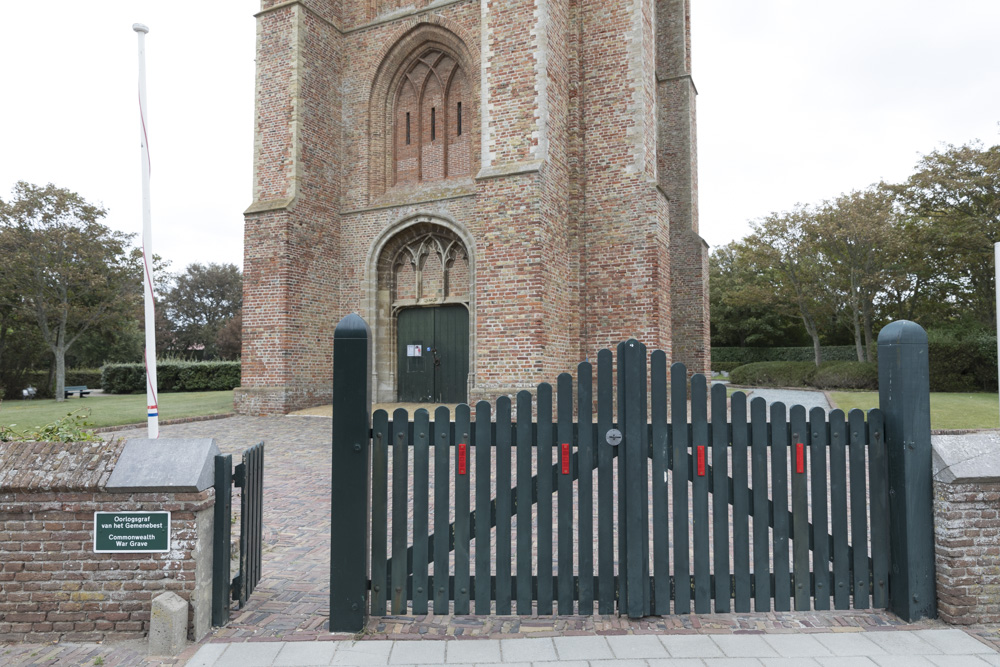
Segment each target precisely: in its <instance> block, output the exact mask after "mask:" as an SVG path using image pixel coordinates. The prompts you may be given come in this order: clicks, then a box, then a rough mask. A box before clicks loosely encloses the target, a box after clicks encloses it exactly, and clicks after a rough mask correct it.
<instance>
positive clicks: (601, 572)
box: [597, 350, 615, 614]
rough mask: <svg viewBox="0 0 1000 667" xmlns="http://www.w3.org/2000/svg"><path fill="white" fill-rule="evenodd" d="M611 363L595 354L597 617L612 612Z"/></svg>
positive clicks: (604, 353)
mask: <svg viewBox="0 0 1000 667" xmlns="http://www.w3.org/2000/svg"><path fill="white" fill-rule="evenodd" d="M612 361H613V359H612V354H611V350H601V351H599V352H598V353H597V436H598V437H597V441H598V444H597V568H598V578H597V579H598V583H597V596H598V601H597V613H599V614H613V613H614V612H615V574H614V572H615V570H614V568H615V554H614V549H615V545H614V483H615V479H614V457H615V448H614V447H612V446H611V445H609V444H608V442H607V434H608V432H609V431H610V430H611V427H612V424H613V422H612V419H613V413H614V404H613V403H612V401H613V400H614V395H613V390H614V387H613V384H612V383H613V379H612V368H611V365H612ZM602 440H603V442H602Z"/></svg>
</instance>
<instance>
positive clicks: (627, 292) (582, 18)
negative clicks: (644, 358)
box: [236, 0, 709, 414]
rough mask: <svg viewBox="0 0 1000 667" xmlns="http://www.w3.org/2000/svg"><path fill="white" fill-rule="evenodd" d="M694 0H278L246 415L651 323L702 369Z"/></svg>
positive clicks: (468, 391)
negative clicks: (336, 366) (348, 332)
mask: <svg viewBox="0 0 1000 667" xmlns="http://www.w3.org/2000/svg"><path fill="white" fill-rule="evenodd" d="M690 1H691V0H263V3H262V9H261V12H260V13H259V14H258V15H257V21H258V23H257V84H256V118H255V136H254V183H253V203H252V204H251V206H250V208H248V209H247V211H246V214H245V215H246V232H245V259H244V272H245V273H244V284H245V287H244V290H245V291H244V310H243V326H244V330H243V386H242V387H240V388H239V389H238V390H237V392H236V404H237V409H238V410H239V411H240V412H242V413H245V414H277V413H282V412H287V411H289V410H294V409H298V408H302V407H306V406H309V405H316V404H321V403H323V402H329V400H330V392H331V378H332V372H333V368H332V348H333V330H334V327H335V326H336V324H337V322H338V321H339V320H340V318H341V317H343V316H344V315H346V314H348V313H351V312H357V313H359V314H360V315H361V316H362V317H364V318H365V320H366V321H367V322H368V323H369V324H370V325H371V327H372V331H373V335H374V341H375V349H374V360H373V368H372V373H373V378H372V380H373V387H374V388H375V396H374V397H373V398H375V400H377V401H394V400H419V401H443V402H459V401H467V402H469V403H472V402H473V401H476V400H479V399H484V398H485V399H491V398H493V397H495V396H497V395H501V394H512V393H514V392H515V391H517V390H520V389H523V388H534V386H535V385H536V384H537V383H539V382H543V381H549V382H554V381H555V378H556V376H557V375H558V374H559V373H561V372H564V371H570V372H572V371H573V370H574V369H575V367H576V364H577V363H578V362H580V361H581V360H583V359H585V358H588V357H589V358H590V359H594V358H595V357H596V354H597V351H598V350H599V349H601V348H604V347H609V346H614V345H615V344H617V343H618V342H619V341H621V340H624V339H626V338H628V337H636V338H638V339H640V340H642V341H643V342H645V343H646V344H647V345H648V346H649V347H650V349H654V348H658V349H663V350H666V351H667V352H668V354H669V355H671V356H672V360H673V361H682V362H684V363H686V364H687V365H688V367H689V369H691V370H694V371H707V370H708V364H709V329H708V293H707V290H708V261H707V246H706V244H705V243H704V241H703V240H702V239H701V237H700V236H699V235H698V206H697V162H696V149H695V101H694V98H695V94H696V91H695V88H694V83H693V82H692V80H691V74H690V72H691V66H690V17H689V4H690Z"/></svg>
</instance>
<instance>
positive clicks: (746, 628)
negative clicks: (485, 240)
mask: <svg viewBox="0 0 1000 667" xmlns="http://www.w3.org/2000/svg"><path fill="white" fill-rule="evenodd" d="M330 429H331V422H330V419H329V418H324V417H308V416H287V417H270V418H253V417H232V418H229V419H223V420H215V421H202V422H193V423H186V424H177V425H172V426H166V427H164V428H163V429H162V436H163V437H165V438H169V437H213V438H215V440H216V443H217V444H218V445H219V448H220V449H221V450H222V451H223V452H224V453H231V454H233V455H234V457H233V458H234V460H235V459H237V458H238V456H239V454H240V453H241V452H242V451H243V450H244V449H246V448H247V447H249V446H251V445H253V444H255V443H256V442H259V441H260V440H264V441H265V443H266V444H265V448H266V449H265V451H266V454H265V475H264V489H265V491H264V493H265V503H264V566H263V576H262V579H261V582H260V584H259V585H258V587H257V589H256V590H255V592H254V594H253V596H252V597H251V599H250V600H249V601H248V602H247V605H246V606H245V607H244V609H242V610H238V611H235V610H234V611H233V613H232V617H231V621H230V623H229V625H228V626H226V627H225V628H219V629H217V630H215V631H214V632H213V633H212V634H211V635H209V637H207V638H206V639H205V640H203V643H205V642H243V641H293V640H296V641H298V640H325V641H330V640H340V639H346V638H349V637H350V636H349V635H343V634H337V635H332V634H329V633H328V632H327V631H326V630H325V625H326V621H327V618H326V617H327V615H328V595H329V529H330V528H329V527H330V516H329V514H330V504H329V503H330V458H329V447H330V444H331V440H332V439H331V430H330ZM144 434H145V431H144V429H138V430H135V431H124V432H120V433H118V434H116V435H118V436H121V437H130V436H139V437H144ZM235 504H236V503H235V502H234V505H235ZM933 627H947V626H944V625H943V624H941V623H939V622H936V621H922V622H920V623H917V624H906V623H903V622H902V621H900V620H899V619H898V618H896V617H894V616H893V615H891V614H889V613H887V612H884V611H841V612H823V613H819V612H810V613H774V612H772V613H765V614H753V615H738V614H715V615H687V616H668V617H662V618H657V617H653V618H644V619H640V620H636V621H632V620H629V619H625V618H618V617H616V616H571V617H560V616H554V617H518V616H502V617H501V616H486V617H482V616H461V617H453V616H420V617H411V616H404V617H381V618H373V619H372V620H371V622H370V623H369V625H368V628H367V629H366V631H365V632H364V633H362V637H363V638H364V639H365V640H384V639H458V638H492V639H497V638H500V637H503V638H513V637H544V636H575V635H617V634H647V633H668V634H692V633H711V634H727V633H740V634H743V633H788V632H857V631H885V630H915V629H927V628H933ZM969 634H971V635H973V636H975V637H977V638H978V639H980V640H981V641H984V642H986V643H989V644H991V645H993V646H994V647H997V648H1000V629H998V628H997V627H976V628H974V629H971V630H970V631H969ZM197 648H198V647H197V646H192V647H190V648H189V649H188V650H186V651H185V652H184V653H182V654H181V656H179V657H178V658H168V659H155V658H153V659H150V658H144V657H143V655H142V653H143V651H144V649H145V645H144V644H143V643H128V644H109V645H95V644H88V645H81V644H58V645H30V644H20V645H6V646H0V664H2V665H18V666H21V665H25V666H27V665H92V664H95V661H96V659H97V658H100V659H101V662H98V663H97V664H103V665H105V666H107V667H114V666H117V665H183V664H184V663H185V662H186V660H187V659H189V658H190V657H191V656H192V655H194V653H195V651H196V650H197Z"/></svg>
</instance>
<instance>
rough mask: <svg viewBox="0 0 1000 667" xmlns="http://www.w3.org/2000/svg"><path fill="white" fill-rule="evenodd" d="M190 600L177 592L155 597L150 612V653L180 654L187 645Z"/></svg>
mask: <svg viewBox="0 0 1000 667" xmlns="http://www.w3.org/2000/svg"><path fill="white" fill-rule="evenodd" d="M187 629H188V602H187V600H185V599H184V598H182V597H181V596H179V595H177V594H176V593H169V592H168V593H163V594H161V595H157V596H156V597H155V598H153V609H152V611H151V612H150V614H149V655H178V654H179V653H180V652H181V651H183V650H184V647H185V646H187Z"/></svg>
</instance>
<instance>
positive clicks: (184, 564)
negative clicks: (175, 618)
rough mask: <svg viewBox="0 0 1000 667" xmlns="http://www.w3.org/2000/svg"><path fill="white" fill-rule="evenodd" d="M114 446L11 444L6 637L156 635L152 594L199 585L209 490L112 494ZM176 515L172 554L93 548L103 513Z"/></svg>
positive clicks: (0, 599) (1, 600)
mask: <svg viewBox="0 0 1000 667" xmlns="http://www.w3.org/2000/svg"><path fill="white" fill-rule="evenodd" d="M122 446H123V443H122V442H121V441H117V442H113V443H111V444H110V445H109V444H106V443H103V442H101V443H74V444H69V445H62V444H51V443H4V444H3V445H2V447H3V450H2V451H0V488H2V489H3V490H2V492H0V641H30V642H55V641H76V642H93V641H101V640H104V639H111V638H113V639H115V640H121V639H137V638H142V637H145V636H146V634H147V633H148V632H149V615H150V609H151V607H152V599H153V598H154V597H156V596H157V595H159V594H160V593H163V592H165V591H172V592H174V593H176V594H177V595H180V596H181V597H183V598H185V599H190V597H191V595H192V594H193V592H194V590H195V560H194V551H195V548H196V543H197V531H196V526H195V513H196V512H200V511H204V510H209V509H210V508H212V507H213V505H214V504H215V496H214V491H213V490H211V489H209V490H207V491H205V492H203V493H191V494H166V493H149V494H138V493H132V494H129V493H125V494H121V493H114V494H112V493H106V492H105V491H104V490H103V485H104V484H105V483H106V482H107V479H108V477H109V476H110V474H111V469H112V468H113V467H114V463H115V462H116V461H117V460H118V455H119V454H120V453H121V447H122ZM131 510H138V511H142V510H150V511H154V510H155V511H169V512H171V536H170V539H171V550H170V551H169V552H167V553H139V554H109V553H94V551H93V536H94V512H95V511H98V512H115V511H131Z"/></svg>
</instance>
